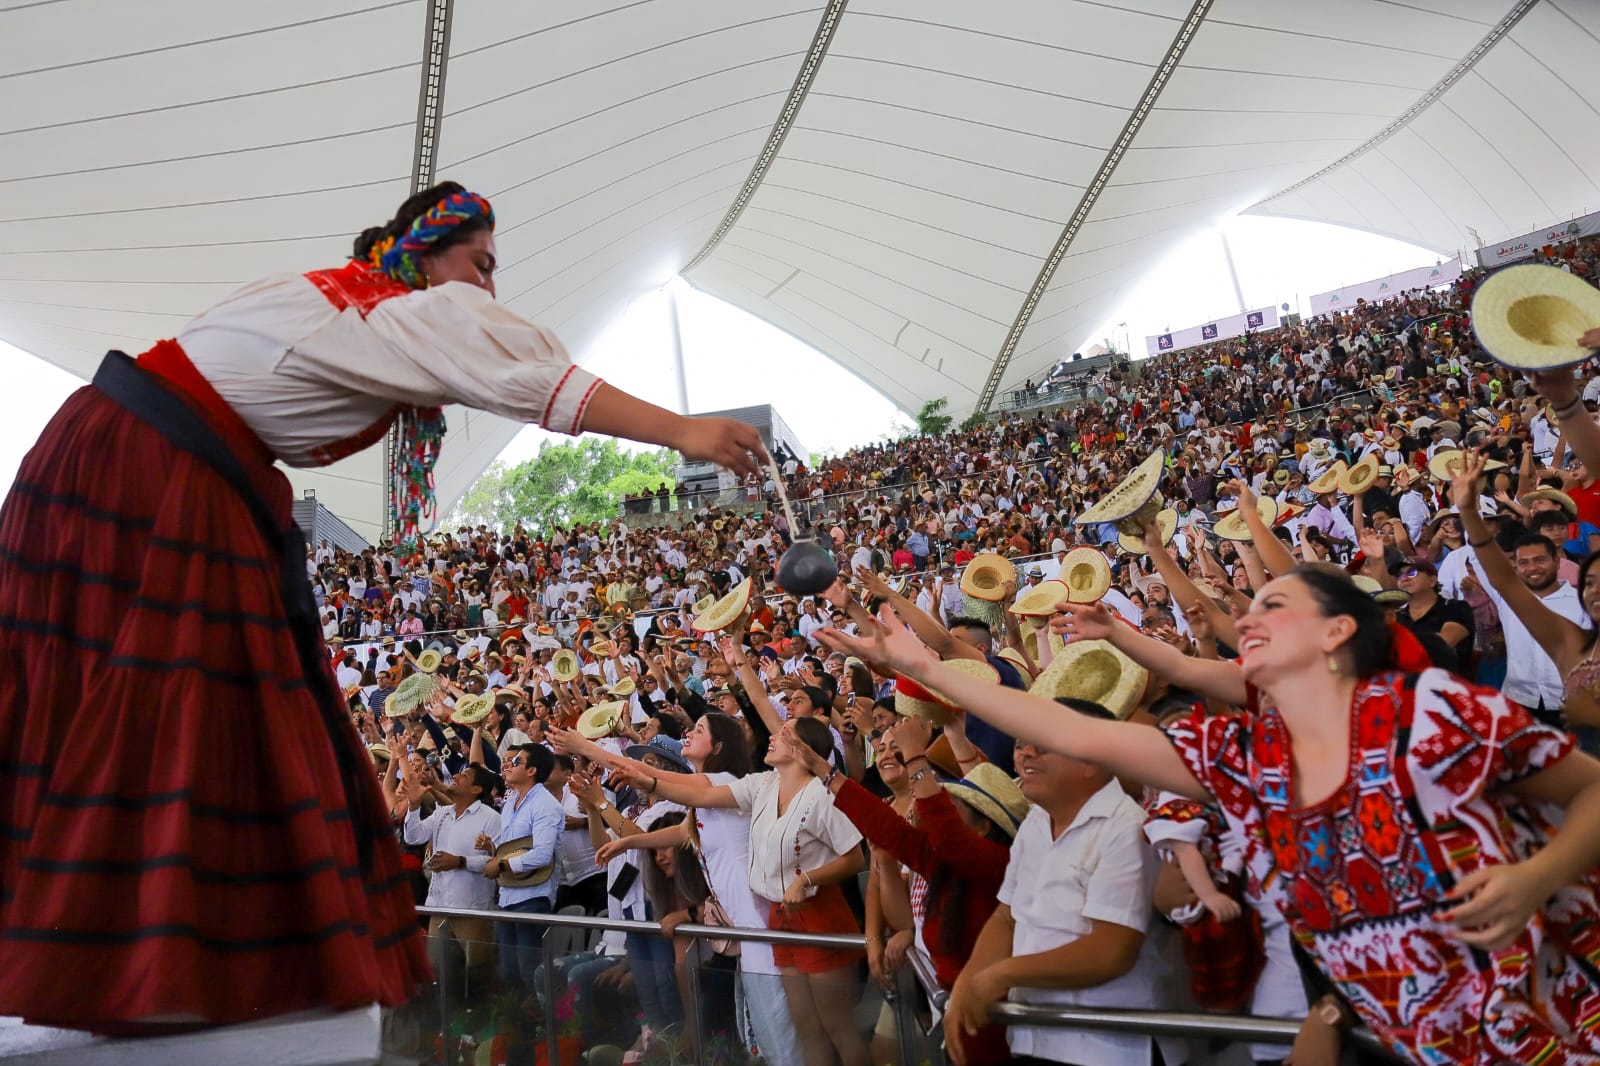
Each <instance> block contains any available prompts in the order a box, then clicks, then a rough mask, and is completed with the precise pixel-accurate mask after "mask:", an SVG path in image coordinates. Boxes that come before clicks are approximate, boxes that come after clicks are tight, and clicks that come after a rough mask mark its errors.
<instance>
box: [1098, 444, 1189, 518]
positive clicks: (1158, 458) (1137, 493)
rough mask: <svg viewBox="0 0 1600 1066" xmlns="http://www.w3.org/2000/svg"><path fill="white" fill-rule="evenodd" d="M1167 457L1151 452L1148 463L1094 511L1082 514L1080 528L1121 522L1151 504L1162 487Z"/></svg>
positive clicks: (1119, 485) (1159, 452) (1134, 470)
mask: <svg viewBox="0 0 1600 1066" xmlns="http://www.w3.org/2000/svg"><path fill="white" fill-rule="evenodd" d="M1166 461H1167V457H1166V453H1165V452H1161V451H1155V452H1151V453H1150V455H1149V456H1148V457H1147V458H1146V459H1145V461H1144V462H1142V463H1140V464H1139V465H1138V466H1136V467H1134V468H1133V470H1132V472H1130V473H1129V474H1128V476H1127V477H1125V478H1123V479H1122V480H1121V481H1119V482H1118V483H1117V484H1116V486H1115V487H1114V488H1113V489H1112V490H1111V491H1110V492H1108V493H1106V494H1105V495H1104V496H1102V497H1100V499H1099V501H1098V502H1096V503H1095V504H1094V505H1093V506H1092V507H1089V508H1086V509H1085V510H1084V511H1083V512H1081V513H1080V514H1079V515H1078V517H1077V519H1076V522H1077V524H1078V525H1080V526H1085V525H1094V524H1098V523H1101V522H1120V521H1122V520H1123V519H1125V518H1128V517H1129V516H1131V515H1133V514H1134V513H1136V512H1137V511H1138V510H1139V509H1140V508H1141V507H1143V506H1145V504H1147V503H1148V502H1149V501H1150V499H1151V497H1153V496H1154V495H1155V493H1156V488H1157V487H1158V486H1159V485H1160V484H1161V472H1162V470H1164V469H1165V468H1166Z"/></svg>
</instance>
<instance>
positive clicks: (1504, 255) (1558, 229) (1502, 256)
mask: <svg viewBox="0 0 1600 1066" xmlns="http://www.w3.org/2000/svg"><path fill="white" fill-rule="evenodd" d="M1597 233H1600V211H1596V212H1595V213H1594V214H1592V215H1584V216H1583V217H1582V218H1575V219H1573V220H1572V221H1571V222H1562V223H1559V224H1558V225H1554V226H1551V227H1550V228H1549V229H1542V230H1538V231H1537V232H1534V233H1524V234H1523V235H1522V236H1520V237H1507V238H1506V239H1505V240H1503V241H1501V242H1500V243H1499V244H1490V245H1486V246H1484V247H1482V248H1479V249H1478V265H1479V266H1486V267H1496V266H1504V265H1505V264H1506V263H1514V262H1516V261H1517V260H1518V259H1528V258H1531V257H1532V256H1533V255H1534V254H1535V253H1537V252H1538V251H1539V249H1540V248H1543V247H1544V246H1545V245H1547V244H1564V243H1565V242H1567V241H1575V240H1577V239H1578V238H1579V237H1593V236H1594V235H1595V234H1597Z"/></svg>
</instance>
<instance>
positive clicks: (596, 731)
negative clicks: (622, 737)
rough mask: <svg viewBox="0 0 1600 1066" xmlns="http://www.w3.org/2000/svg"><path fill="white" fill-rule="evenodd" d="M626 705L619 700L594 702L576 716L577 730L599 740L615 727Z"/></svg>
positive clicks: (589, 737)
mask: <svg viewBox="0 0 1600 1066" xmlns="http://www.w3.org/2000/svg"><path fill="white" fill-rule="evenodd" d="M626 706H627V704H626V703H624V702H623V701H621V700H610V701H608V702H606V703H597V704H595V705H594V706H593V707H590V708H589V709H588V710H587V711H584V712H583V713H582V714H581V715H579V716H578V732H579V733H581V734H583V735H584V736H585V737H587V738H588V739H590V740H599V739H600V738H601V737H603V736H605V735H607V734H608V733H610V732H611V731H612V730H613V729H615V728H616V727H617V721H618V719H620V718H621V717H622V708H624V707H626Z"/></svg>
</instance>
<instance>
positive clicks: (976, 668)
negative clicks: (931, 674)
mask: <svg viewBox="0 0 1600 1066" xmlns="http://www.w3.org/2000/svg"><path fill="white" fill-rule="evenodd" d="M944 665H945V666H946V667H947V668H948V669H951V670H954V671H955V672H956V673H958V674H966V675H967V676H968V677H971V678H975V679H977V680H979V681H982V682H984V683H985V684H991V685H998V684H1000V671H998V670H996V669H995V668H994V667H992V666H990V665H989V664H988V663H986V662H984V661H983V660H982V659H946V660H945V661H944ZM923 687H924V688H927V690H928V695H930V696H932V697H933V698H934V699H935V700H937V701H938V702H939V703H942V704H944V705H945V706H946V707H952V708H955V707H960V706H961V701H960V700H957V699H952V698H951V697H949V696H946V695H945V694H944V693H943V692H940V691H938V689H936V688H928V686H923Z"/></svg>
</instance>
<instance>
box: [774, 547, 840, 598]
mask: <svg viewBox="0 0 1600 1066" xmlns="http://www.w3.org/2000/svg"><path fill="white" fill-rule="evenodd" d="M838 579H839V567H838V565H837V564H836V563H834V561H833V556H831V555H829V554H828V553H827V552H825V551H823V550H822V548H821V547H820V546H819V545H818V544H817V542H816V541H814V540H797V541H795V542H794V544H793V545H791V546H790V548H789V550H788V551H786V552H784V553H783V558H782V559H781V560H779V562H778V584H779V585H780V586H782V588H783V591H785V592H792V593H794V594H795V595H796V596H815V595H816V594H817V593H819V592H822V591H824V590H825V589H827V588H828V587H829V586H831V585H832V584H833V583H834V582H835V581H837V580H838Z"/></svg>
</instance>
